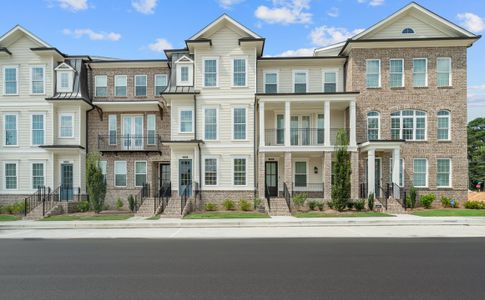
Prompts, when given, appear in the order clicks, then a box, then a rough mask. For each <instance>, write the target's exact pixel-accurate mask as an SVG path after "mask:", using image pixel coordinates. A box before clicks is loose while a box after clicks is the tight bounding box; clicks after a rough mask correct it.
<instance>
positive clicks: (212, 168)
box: [204, 158, 217, 185]
mask: <svg viewBox="0 0 485 300" xmlns="http://www.w3.org/2000/svg"><path fill="white" fill-rule="evenodd" d="M204 183H205V185H217V159H215V158H206V159H205V160H204Z"/></svg>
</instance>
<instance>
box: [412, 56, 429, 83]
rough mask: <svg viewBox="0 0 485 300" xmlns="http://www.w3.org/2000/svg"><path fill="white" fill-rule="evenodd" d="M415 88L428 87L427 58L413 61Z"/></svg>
mask: <svg viewBox="0 0 485 300" xmlns="http://www.w3.org/2000/svg"><path fill="white" fill-rule="evenodd" d="M413 86H414V87H426V86H428V60H427V59H426V58H415V59H413Z"/></svg>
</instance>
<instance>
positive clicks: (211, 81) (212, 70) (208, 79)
mask: <svg viewBox="0 0 485 300" xmlns="http://www.w3.org/2000/svg"><path fill="white" fill-rule="evenodd" d="M217 67H218V66H217V59H213V58H210V59H209V58H206V59H204V86H205V87H217V84H218V82H217Z"/></svg>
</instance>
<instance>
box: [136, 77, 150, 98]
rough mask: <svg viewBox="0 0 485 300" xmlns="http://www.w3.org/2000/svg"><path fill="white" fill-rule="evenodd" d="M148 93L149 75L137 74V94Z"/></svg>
mask: <svg viewBox="0 0 485 300" xmlns="http://www.w3.org/2000/svg"><path fill="white" fill-rule="evenodd" d="M146 95H147V76H146V75H135V96H137V97H144V96H146Z"/></svg>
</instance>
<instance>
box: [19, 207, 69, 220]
mask: <svg viewBox="0 0 485 300" xmlns="http://www.w3.org/2000/svg"><path fill="white" fill-rule="evenodd" d="M42 211H43V207H42V204H40V205H38V206H37V207H36V208H34V209H33V210H32V211H31V212H30V213H28V214H27V215H26V216H25V217H23V218H22V219H23V220H33V221H35V220H40V219H42V218H44V217H49V216H55V215H62V214H63V213H64V207H63V205H62V203H58V204H56V205H54V206H53V207H52V208H51V209H50V210H49V211H47V212H46V213H45V216H43V215H42Z"/></svg>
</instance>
